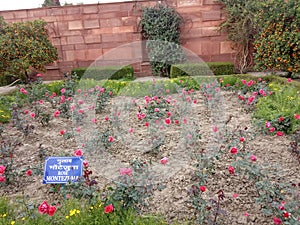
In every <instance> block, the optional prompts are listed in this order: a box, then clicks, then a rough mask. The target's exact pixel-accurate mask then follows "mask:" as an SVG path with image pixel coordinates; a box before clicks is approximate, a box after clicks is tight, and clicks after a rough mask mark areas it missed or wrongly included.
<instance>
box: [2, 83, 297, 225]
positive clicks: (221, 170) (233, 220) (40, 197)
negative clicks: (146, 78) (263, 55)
mask: <svg viewBox="0 0 300 225" xmlns="http://www.w3.org/2000/svg"><path fill="white" fill-rule="evenodd" d="M180 83H182V81H181V82H179V84H180ZM161 84H162V83H159V82H154V83H151V84H150V85H152V86H151V87H152V88H150V89H149V90H151V91H150V92H152V95H151V93H145V95H147V96H148V97H144V96H140V95H139V94H137V93H138V92H136V90H137V89H139V88H137V86H135V88H134V90H132V89H130V88H129V89H126V88H125V89H124V91H120V92H119V93H118V95H117V96H116V95H115V96H113V93H111V92H110V90H108V89H103V88H101V87H97V86H96V87H95V88H91V89H88V90H87V91H86V92H85V91H83V90H81V92H78V91H77V92H75V95H74V96H73V95H72V96H71V95H70V96H67V91H68V90H64V91H61V93H60V96H59V95H57V96H53V97H52V98H50V97H49V96H50V94H51V93H49V95H48V96H46V97H43V98H42V99H39V100H38V99H37V100H36V101H33V102H31V104H30V105H26V104H25V105H23V106H22V107H20V108H18V107H16V109H15V111H14V113H15V116H13V118H12V121H11V122H10V123H8V124H5V126H3V127H5V128H4V131H3V133H2V135H1V139H2V141H3V142H2V143H3V145H2V148H1V151H2V152H1V154H2V163H3V164H4V163H6V165H5V166H6V170H5V172H4V173H3V176H5V178H6V184H5V182H4V183H3V187H2V189H1V195H2V196H7V197H9V198H10V199H16V198H19V197H20V196H28V197H29V199H30V200H28V201H29V202H30V203H32V204H33V206H34V210H36V212H35V211H34V210H33V214H35V213H37V211H38V210H37V206H38V205H39V204H40V203H41V202H42V201H44V200H47V201H48V202H49V203H51V205H55V206H57V212H56V214H55V215H54V216H53V221H56V222H57V221H60V223H61V224H69V223H67V222H62V221H63V219H62V217H64V216H63V215H61V213H62V212H63V207H64V204H66V203H65V201H70V199H73V198H76V197H78V196H79V195H78V193H79V192H80V191H79V192H78V190H81V192H82V193H83V192H84V190H86V189H84V186H85V187H88V188H87V189H88V190H91V189H90V188H93V192H92V194H91V193H89V194H86V195H85V194H82V195H81V198H83V199H88V200H91V202H92V203H90V204H91V205H94V204H95V201H96V202H97V203H99V202H101V204H103V206H105V205H109V204H113V205H114V206H115V210H114V211H113V212H111V213H115V214H116V215H118V213H119V212H118V210H122V207H125V208H126V205H124V203H125V202H126V201H128V202H129V203H131V204H132V206H133V207H136V208H139V209H140V210H141V211H140V212H141V213H142V214H149V213H150V214H152V215H162V216H163V217H164V218H165V219H166V221H167V223H169V224H171V223H173V222H178V223H180V224H182V223H189V222H191V221H194V222H197V221H198V223H200V224H204V223H213V222H216V221H217V222H218V224H272V223H273V220H274V218H278V219H279V218H280V220H282V221H290V224H297V220H298V217H299V216H300V215H299V205H298V206H297V202H299V188H300V186H299V185H300V175H299V172H298V171H299V161H298V156H297V155H296V156H295V155H293V154H291V142H292V141H293V140H292V139H291V136H289V135H286V134H284V133H281V131H280V130H275V131H274V132H271V131H269V130H270V128H271V127H272V125H273V124H270V126H269V125H268V124H267V123H266V125H265V126H263V127H257V126H255V125H254V124H253V118H252V112H251V109H250V108H249V107H250V106H251V107H255V105H252V104H250V105H249V104H248V105H247V104H245V103H243V102H242V101H241V99H240V98H239V97H238V95H237V93H238V92H237V91H236V90H234V89H231V90H225V89H224V88H222V89H221V87H220V86H219V83H218V82H217V81H215V80H211V81H206V82H205V83H201V84H199V86H200V87H201V88H200V90H192V89H190V90H188V88H186V89H182V88H179V86H178V85H177V84H176V85H175V83H174V85H175V86H174V87H175V88H173V86H172V85H171V86H170V85H169V86H168V87H167V88H163V86H161ZM248 84H249V83H248ZM254 85H259V82H258V83H257V84H255V83H254V84H253V86H254ZM250 86H251V85H250ZM78 87H80V84H79V86H78ZM78 87H77V89H78ZM140 89H141V90H143V91H146V92H147V89H145V87H144V86H143V84H142V83H141V85H140ZM149 90H148V91H149ZM28 91H29V90H28ZM95 93H97V95H99V96H98V97H97V96H96V95H95ZM130 93H131V94H130ZM20 94H21V95H22V93H20ZM23 94H25V93H23ZM27 94H28V93H27ZM248 94H249V92H248ZM25 95H26V94H25ZM61 96H65V98H62V97H61ZM239 96H241V95H239ZM246 96H247V94H245V98H246ZM68 97H72V100H71V99H69V100H68ZM249 97H251V95H248V96H247V98H249ZM295 97H296V96H295ZM257 98H258V97H257ZM96 102H97V103H96ZM72 105H73V111H72ZM68 107H69V108H68ZM64 109H65V110H64ZM80 110H82V111H81V112H80ZM252 110H253V108H252ZM72 112H73V113H72ZM42 113H46V114H47V115H49V118H50V119H49V121H48V122H45V120H42V119H41V118H46V117H42ZM16 114H17V115H18V116H16ZM13 115H14V114H13ZM295 115H297V114H295ZM68 117H69V118H68ZM284 119H286V118H284ZM294 119H296V116H295V118H294ZM297 120H298V119H297ZM42 121H44V122H42ZM265 122H266V121H265ZM24 125H28V126H27V130H26V129H24ZM78 149H80V150H81V151H82V153H83V156H84V157H85V160H87V161H88V162H89V166H88V168H85V170H86V169H87V170H89V171H92V174H91V175H88V176H87V177H85V178H88V179H90V181H92V180H95V181H97V183H93V184H91V183H86V182H83V183H81V184H80V185H83V187H81V188H78V186H76V187H75V186H72V185H65V187H64V189H62V188H61V185H50V184H42V183H41V181H42V177H43V167H44V160H45V157H46V156H72V155H74V154H79V153H78ZM76 150H77V151H76ZM236 151H237V152H236ZM5 154H6V155H5ZM7 154H8V155H7ZM162 159H165V161H163V160H162ZM12 162H13V163H12ZM120 168H126V169H130V170H131V169H132V171H131V173H127V174H126V173H125V174H124V173H123V175H122V174H121V175H120V174H119V172H120ZM232 168H233V169H232ZM9 170H10V171H9ZM28 170H30V171H32V175H31V174H30V175H29V174H28ZM85 181H86V180H85ZM108 187H112V189H109V188H108ZM140 187H144V188H145V189H141V188H140ZM76 188H77V189H76ZM122 188H125V189H122ZM121 190H122V191H125V192H123V195H121V194H120V191H121ZM145 190H147V191H145ZM116 193H117V194H116ZM125 193H127V194H136V196H137V197H138V198H140V199H136V200H133V199H131V200H128V197H129V195H126V194H125ZM297 193H298V194H297ZM99 196H102V197H101V198H100V197H99ZM116 196H117V197H119V200H120V199H121V200H120V202H121V207H120V208H117V205H118V204H120V202H119V203H117V202H118V201H117V200H116V199H118V198H117V197H116ZM66 198H67V199H69V200H66ZM126 199H127V200H126ZM218 199H219V200H218ZM143 200H144V203H146V204H145V206H143V205H141V203H142V202H143ZM282 202H285V209H284V210H281V208H280V206H282V205H284V204H283V203H282ZM286 212H288V213H291V215H289V216H286V214H284V213H286ZM24 213H25V214H24V215H26V217H29V215H27V214H26V212H24ZM264 214H265V215H264ZM44 216H46V215H44ZM107 216H109V215H107ZM24 217H25V216H24ZM0 220H1V218H0ZM19 220H20V221H21V218H19ZM16 221H18V218H16ZM53 224H54V222H53ZM82 224H84V223H82ZM95 224H96V223H95ZM99 224H101V223H99ZM278 224H279V223H278Z"/></svg>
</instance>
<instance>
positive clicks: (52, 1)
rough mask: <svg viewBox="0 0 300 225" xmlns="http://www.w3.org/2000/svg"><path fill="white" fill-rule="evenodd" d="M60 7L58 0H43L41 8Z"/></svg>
mask: <svg viewBox="0 0 300 225" xmlns="http://www.w3.org/2000/svg"><path fill="white" fill-rule="evenodd" d="M50 6H60V2H59V0H45V1H44V3H43V4H42V7H50Z"/></svg>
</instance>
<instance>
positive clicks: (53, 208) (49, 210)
mask: <svg viewBox="0 0 300 225" xmlns="http://www.w3.org/2000/svg"><path fill="white" fill-rule="evenodd" d="M55 212H56V207H55V206H49V208H48V212H47V213H48V215H49V216H53V215H54V213H55Z"/></svg>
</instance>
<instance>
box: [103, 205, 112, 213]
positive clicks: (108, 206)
mask: <svg viewBox="0 0 300 225" xmlns="http://www.w3.org/2000/svg"><path fill="white" fill-rule="evenodd" d="M112 211H114V206H113V205H112V204H110V205H107V206H105V207H104V213H111V212H112Z"/></svg>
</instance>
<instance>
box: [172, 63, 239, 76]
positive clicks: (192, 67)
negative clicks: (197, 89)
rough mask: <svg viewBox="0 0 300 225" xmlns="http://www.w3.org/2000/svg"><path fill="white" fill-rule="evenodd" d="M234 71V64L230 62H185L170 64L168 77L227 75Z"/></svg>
mask: <svg viewBox="0 0 300 225" xmlns="http://www.w3.org/2000/svg"><path fill="white" fill-rule="evenodd" d="M234 73H235V68H234V64H233V63H231V62H208V63H186V64H175V65H172V66H171V72H170V77H171V78H175V77H181V76H209V75H229V74H234Z"/></svg>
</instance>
